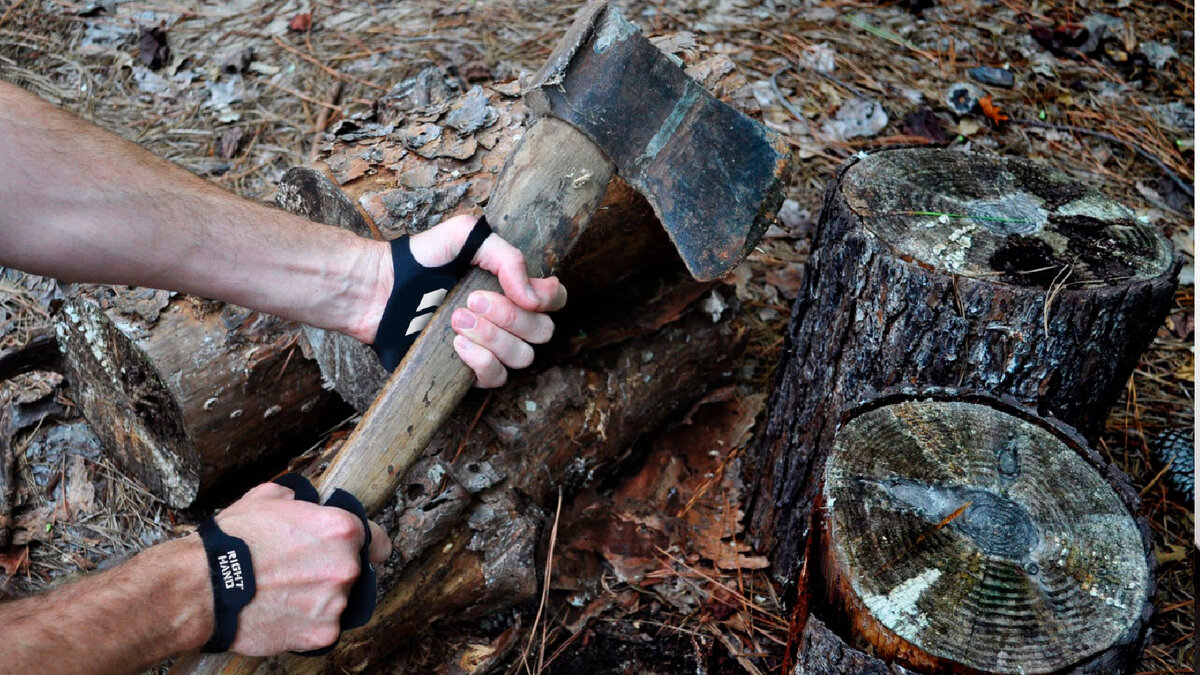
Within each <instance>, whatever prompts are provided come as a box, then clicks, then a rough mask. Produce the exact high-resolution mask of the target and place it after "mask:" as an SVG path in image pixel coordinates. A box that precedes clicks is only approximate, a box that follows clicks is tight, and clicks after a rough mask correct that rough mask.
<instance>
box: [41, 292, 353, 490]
mask: <svg viewBox="0 0 1200 675" xmlns="http://www.w3.org/2000/svg"><path fill="white" fill-rule="evenodd" d="M55 328H56V332H57V335H58V340H59V344H60V345H61V348H62V350H63V362H64V365H65V369H66V374H67V377H68V379H69V382H70V383H71V395H72V398H73V400H74V401H75V402H76V403H77V404H78V405H79V408H80V410H81V412H82V413H83V415H84V417H86V418H87V420H88V422H89V423H91V425H92V428H94V429H95V430H96V433H97V434H98V435H99V436H100V437H101V438H102V439H103V441H104V444H105V446H106V447H107V448H108V450H109V452H111V453H112V454H113V456H114V457H115V458H116V459H117V460H118V461H119V462H120V463H121V464H122V466H123V467H124V468H125V470H126V471H127V472H129V473H130V474H131V475H133V476H135V477H137V478H138V479H139V480H140V481H141V482H142V484H143V485H145V486H146V487H147V488H148V489H150V491H151V492H153V493H154V494H155V495H157V496H159V497H161V498H163V499H164V500H165V501H166V502H167V503H169V504H170V505H171V506H174V507H186V506H188V505H190V504H192V502H193V501H194V500H195V499H196V498H197V497H198V496H200V495H201V494H203V493H204V492H205V491H207V490H209V489H210V488H212V487H213V486H214V485H216V484H217V483H218V482H220V481H221V479H222V478H223V477H229V478H230V479H231V480H230V481H228V482H226V483H224V484H223V485H222V488H225V487H226V486H228V487H229V489H231V490H235V489H238V488H241V487H245V485H246V484H247V481H248V480H253V479H256V478H259V477H260V476H258V475H257V474H252V472H246V471H241V472H238V470H239V469H245V468H247V467H249V466H250V465H253V464H256V463H259V462H267V461H271V460H279V459H281V458H282V457H284V456H288V455H294V454H296V453H298V452H300V451H302V450H304V449H305V448H307V447H308V446H309V445H310V444H311V442H312V441H313V440H315V438H316V437H317V436H318V435H319V434H320V433H321V432H322V431H324V430H326V429H327V428H328V427H329V426H331V425H333V424H334V423H336V422H337V421H338V420H339V419H342V418H344V417H345V415H346V414H347V411H346V409H345V408H344V406H342V405H341V403H340V402H339V401H337V397H336V396H334V395H333V394H332V393H331V392H328V391H326V390H324V389H323V388H322V387H321V381H320V373H319V372H318V369H317V367H316V364H315V363H313V362H312V361H310V360H308V359H306V358H304V356H303V355H302V354H301V353H300V349H299V347H298V344H297V343H298V340H299V332H300V330H299V328H298V327H297V326H296V325H295V324H291V323H288V322H285V321H283V320H282V319H278V318H275V317H271V316H268V315H265V314H259V313H257V312H251V311H249V310H246V309H242V308H239V307H235V306H232V305H222V304H220V303H214V302H209V301H205V300H200V299H198V298H193V297H188V296H183V295H173V294H169V293H167V292H165V291H154V290H148V289H136V290H135V289H113V288H110V287H92V288H89V289H86V290H85V291H84V292H81V293H80V294H78V295H76V296H75V297H73V298H71V299H70V300H68V301H67V302H66V303H65V304H64V305H63V307H62V309H61V311H60V312H59V313H58V315H57V317H56V326H55ZM235 472H236V473H235ZM239 475H244V476H245V478H242V479H238V476H239ZM235 483H237V485H235Z"/></svg>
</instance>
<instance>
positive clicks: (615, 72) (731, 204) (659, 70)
mask: <svg viewBox="0 0 1200 675" xmlns="http://www.w3.org/2000/svg"><path fill="white" fill-rule="evenodd" d="M525 100H526V102H527V103H528V104H529V105H530V107H532V108H533V109H534V110H536V111H538V112H540V113H543V114H548V115H553V116H554V117H557V118H559V119H562V120H564V121H566V122H568V123H569V124H571V125H572V126H574V127H575V128H576V129H578V130H579V131H581V132H582V133H583V134H585V135H586V136H587V137H588V138H590V139H591V140H592V142H593V143H595V144H596V145H597V146H599V147H600V149H601V150H603V151H604V152H605V154H607V155H608V158H609V159H610V160H612V162H613V164H615V165H616V166H617V172H618V174H620V175H621V177H622V178H624V179H625V181H626V182H627V183H629V184H630V185H632V186H633V187H634V188H636V189H637V190H638V191H639V192H641V193H642V194H643V195H645V197H646V199H647V200H649V202H650V204H651V206H653V207H654V212H655V213H656V214H657V215H658V219H659V221H661V222H662V224H663V227H664V228H666V230H667V232H668V234H670V236H671V240H672V241H674V242H675V246H676V247H677V248H678V249H679V254H680V255H681V256H682V257H683V260H684V262H685V263H686V264H687V267H688V270H689V271H691V273H692V275H693V276H695V277H696V278H697V279H700V280H702V281H703V280H709V279H715V278H717V277H720V276H722V275H724V274H725V273H727V272H729V271H730V270H731V269H733V268H734V267H736V266H737V264H738V263H739V262H741V260H742V259H743V258H744V257H745V256H746V255H747V254H748V253H749V252H750V250H751V249H753V248H754V245H755V244H757V243H758V240H759V239H760V238H761V237H762V234H763V232H764V231H765V230H766V229H767V226H768V225H769V224H770V221H771V219H772V218H773V217H774V215H775V212H776V211H777V210H778V208H779V205H780V203H781V202H782V200H783V186H784V182H785V181H786V178H787V173H788V170H789V166H790V163H791V162H790V154H789V150H788V146H787V143H786V142H785V141H784V140H783V139H782V138H781V137H780V136H779V135H778V134H776V133H774V132H772V131H770V130H768V129H767V128H766V127H764V126H763V125H762V124H760V123H759V122H757V121H755V120H752V119H750V118H749V117H747V116H746V115H744V114H742V113H741V112H740V111H738V110H735V109H734V108H733V107H732V106H729V105H727V104H725V103H723V102H721V101H719V100H717V99H716V98H715V97H714V96H713V95H712V94H710V93H708V92H707V91H705V89H704V87H702V86H701V85H700V84H698V83H697V82H696V81H695V80H693V79H692V78H690V77H688V75H687V74H686V73H685V72H683V70H682V69H681V68H680V67H679V66H678V65H676V63H675V62H673V61H672V60H671V58H670V57H668V56H667V55H665V54H663V53H662V52H660V51H659V50H658V48H656V47H655V46H654V45H653V44H652V43H651V42H650V41H649V40H647V39H646V37H645V36H644V35H642V33H641V31H640V30H638V28H637V26H635V25H633V24H632V23H630V22H629V21H626V20H625V19H624V18H623V17H622V16H621V15H620V13H618V12H617V11H616V10H614V9H612V8H611V7H608V6H607V4H606V3H604V2H595V3H592V4H589V5H587V6H585V7H584V8H583V9H582V10H581V11H580V13H579V15H578V17H577V19H576V21H575V24H574V25H573V26H572V28H571V30H570V32H569V33H568V34H567V36H566V37H565V38H564V39H563V40H562V41H561V42H560V43H559V45H558V47H557V48H556V49H555V50H554V52H553V53H552V54H551V55H550V59H549V60H548V61H547V63H546V65H545V66H543V67H542V69H541V70H540V71H539V72H538V74H537V75H536V76H535V77H534V79H533V81H532V83H531V84H530V86H528V87H526V93H525Z"/></svg>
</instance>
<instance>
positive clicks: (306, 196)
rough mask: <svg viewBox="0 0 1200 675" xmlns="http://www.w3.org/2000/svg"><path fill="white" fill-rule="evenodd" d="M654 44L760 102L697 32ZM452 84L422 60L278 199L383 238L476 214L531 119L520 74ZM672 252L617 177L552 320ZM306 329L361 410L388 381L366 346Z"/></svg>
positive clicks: (600, 297)
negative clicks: (701, 45) (421, 66)
mask: <svg viewBox="0 0 1200 675" xmlns="http://www.w3.org/2000/svg"><path fill="white" fill-rule="evenodd" d="M672 40H673V41H672ZM659 46H660V47H661V48H664V49H666V50H667V51H669V52H672V53H676V54H678V55H680V57H681V58H683V59H684V60H685V62H686V63H687V64H688V66H689V67H688V72H689V74H690V75H692V76H693V77H694V78H696V79H698V80H699V81H701V82H702V83H703V84H704V85H705V86H706V87H707V88H708V89H709V90H710V91H713V92H714V93H716V94H717V95H718V96H721V97H723V98H724V99H725V100H727V101H729V102H731V103H733V104H734V105H736V106H738V107H739V108H741V109H742V110H745V111H747V112H754V111H757V109H758V108H757V103H756V102H755V99H754V97H753V95H752V94H751V92H750V89H749V87H748V86H747V84H746V82H745V80H744V78H742V77H741V76H740V75H738V74H737V72H736V71H735V69H734V67H733V63H732V62H731V61H730V60H729V59H728V57H725V56H711V57H708V58H701V55H700V54H699V53H698V52H697V51H696V50H695V49H696V45H695V43H694V40H688V39H683V40H682V41H681V40H680V39H679V38H677V37H675V36H668V37H666V38H660V39H659ZM457 87H458V85H457V80H454V79H451V78H447V77H445V76H443V75H442V73H441V72H440V71H439V70H437V69H436V68H427V69H426V70H423V71H421V73H420V74H418V75H417V76H416V77H414V78H412V79H411V80H408V81H406V82H404V83H402V84H401V85H400V86H398V87H396V88H395V89H394V90H393V92H392V93H389V94H388V95H386V96H384V97H383V98H381V99H380V100H379V101H378V103H377V105H376V106H375V109H374V111H373V113H372V115H371V116H370V117H368V118H366V119H354V120H345V121H343V122H341V123H339V124H338V125H337V126H336V127H335V128H334V130H333V132H332V134H331V135H330V139H329V141H328V142H326V143H324V144H323V145H322V146H320V150H319V152H318V155H317V159H316V160H315V161H314V162H313V166H312V167H311V168H299V169H293V170H292V171H290V172H288V174H287V175H285V176H284V179H283V181H282V182H281V184H280V187H279V191H278V193H277V196H276V202H277V203H278V204H279V206H280V207H282V208H284V209H286V210H288V211H291V212H293V213H297V214H300V215H303V216H305V217H307V218H310V219H312V220H316V221H318V222H323V223H326V224H328V225H335V226H338V227H344V228H346V229H350V230H352V231H354V232H356V233H358V234H362V235H364V236H377V237H379V238H382V239H385V240H389V241H390V240H392V239H395V238H396V237H399V236H401V235H404V234H412V233H414V232H419V231H422V230H425V229H427V228H429V227H431V226H433V225H435V224H437V223H438V222H440V221H441V220H443V219H444V218H446V217H448V216H452V215H457V214H459V213H474V214H478V213H480V212H481V210H482V207H483V206H484V204H486V203H487V199H488V196H489V195H490V193H491V191H492V187H493V185H494V183H495V179H496V176H497V175H498V174H499V171H500V169H501V167H502V166H503V165H504V161H505V159H506V158H507V157H508V155H509V154H510V153H511V151H512V149H513V146H514V144H515V142H516V141H517V140H518V139H520V137H521V135H522V134H523V133H524V132H525V130H526V129H527V128H528V127H529V125H531V124H532V122H533V117H532V116H531V113H530V111H529V110H528V109H527V108H526V106H525V104H524V102H523V100H522V99H520V98H519V97H518V92H519V86H517V83H516V82H510V83H507V84H495V85H491V86H487V87H483V86H475V87H473V88H471V89H470V90H469V91H467V92H465V93H462V92H460V91H459V90H458V88H457ZM577 179H580V180H585V179H586V177H583V176H580V177H577ZM335 183H336V185H335ZM339 187H340V190H339ZM368 232H371V233H373V234H372V235H368V234H367V233H368ZM677 259H678V255H677V254H676V253H675V252H674V248H673V246H672V244H671V243H670V240H669V239H668V237H667V235H666V233H665V232H664V231H663V230H662V228H661V226H659V225H658V223H657V219H656V218H655V216H654V213H653V210H652V209H651V208H650V205H649V204H648V203H647V202H646V200H645V199H644V198H643V197H642V196H641V195H639V194H637V193H636V192H635V191H634V190H633V189H631V188H630V187H629V186H627V185H626V184H625V183H624V182H623V181H620V180H614V181H613V182H612V183H611V184H610V187H609V190H608V192H607V193H606V195H605V198H604V201H603V203H602V204H601V206H600V209H599V211H598V212H597V213H596V216H595V217H594V218H593V219H592V222H591V224H590V226H589V227H588V229H587V230H586V231H585V232H584V234H583V236H582V237H581V239H580V241H579V242H578V243H577V244H576V246H575V249H574V250H573V251H572V254H571V256H570V258H568V259H567V260H566V261H564V263H563V265H562V266H561V272H560V273H559V276H560V278H561V279H562V281H563V283H564V284H565V285H566V286H567V288H568V289H570V293H571V303H570V305H569V306H568V309H567V311H566V312H564V313H562V314H560V315H559V316H558V317H556V319H557V320H558V323H559V325H560V329H571V328H573V327H574V324H575V323H578V322H577V321H575V318H574V315H575V314H578V313H579V312H581V311H583V309H584V308H591V309H592V310H594V309H595V308H596V307H597V306H603V307H619V303H618V301H617V299H614V298H612V297H611V289H612V288H613V286H614V285H617V284H618V283H619V282H622V281H624V280H626V279H628V278H630V277H632V276H635V275H638V274H642V273H644V272H646V271H647V270H655V269H656V268H657V267H659V266H661V265H663V264H664V261H666V264H668V265H672V266H674V263H675V261H676V260H677ZM628 288H636V286H633V285H630V286H628ZM625 301H627V302H632V301H633V300H632V299H625ZM616 318H617V317H616V315H614V319H616ZM618 326H619V324H618V325H613V326H610V331H609V333H611V334H615V333H616V332H619V331H620V328H619V327H618ZM636 330H637V329H636V327H633V328H632V331H631V332H636ZM305 335H306V337H307V338H308V344H309V345H310V347H311V350H312V354H313V358H315V359H316V360H317V362H318V363H319V364H320V366H321V372H322V373H323V375H324V376H325V378H326V380H327V381H328V382H329V383H330V384H331V386H332V387H333V388H334V390H335V391H337V392H338V393H339V394H341V396H342V398H343V399H345V400H346V401H347V402H348V403H350V404H351V405H352V406H354V407H355V408H356V409H357V410H359V411H365V410H366V409H367V408H368V407H370V404H371V402H372V401H374V399H375V394H376V393H377V392H378V391H379V390H380V388H382V386H383V383H384V382H385V381H386V379H387V373H386V372H385V371H384V370H383V368H382V367H380V366H379V363H378V359H377V357H376V356H375V354H374V352H372V351H371V350H370V348H369V347H366V346H364V345H362V344H361V343H359V342H357V341H355V340H353V339H352V338H349V337H346V336H343V335H341V334H338V333H331V332H328V331H322V330H319V329H314V328H308V327H306V328H305Z"/></svg>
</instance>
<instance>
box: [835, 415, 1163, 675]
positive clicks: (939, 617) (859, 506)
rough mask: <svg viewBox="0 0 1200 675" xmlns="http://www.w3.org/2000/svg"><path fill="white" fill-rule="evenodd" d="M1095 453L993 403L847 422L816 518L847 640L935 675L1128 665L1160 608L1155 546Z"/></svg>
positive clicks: (837, 612) (1056, 428) (1103, 669)
mask: <svg viewBox="0 0 1200 675" xmlns="http://www.w3.org/2000/svg"><path fill="white" fill-rule="evenodd" d="M1089 452H1090V451H1088V450H1087V449H1086V448H1083V447H1081V446H1080V444H1079V441H1078V439H1077V438H1076V437H1074V435H1073V434H1070V433H1068V432H1066V431H1064V430H1063V429H1062V428H1061V427H1060V426H1057V425H1052V424H1048V423H1045V422H1044V421H1043V420H1039V419H1038V418H1036V417H1032V416H1031V415H1030V414H1028V413H1027V412H1022V411H1020V410H1019V409H1007V410H1005V409H1001V407H997V406H995V405H991V404H989V403H987V402H980V401H973V400H953V399H951V400H906V401H900V402H894V403H889V404H885V405H880V406H879V407H874V408H869V409H866V410H865V411H864V412H860V413H859V414H857V415H855V416H854V417H852V418H851V419H850V421H849V422H847V423H846V424H845V425H844V426H843V427H842V428H841V429H840V430H839V432H838V434H837V436H836V439H835V441H834V446H833V449H832V452H831V454H830V456H829V458H828V461H827V463H826V464H825V470H824V473H823V479H824V482H823V487H822V489H821V494H820V497H819V503H820V504H822V505H823V508H820V509H819V510H818V513H819V514H821V517H822V518H823V522H822V526H821V530H820V536H821V539H820V543H819V546H820V548H821V553H822V556H821V558H822V572H823V573H822V576H823V579H824V586H825V592H826V594H827V597H826V600H828V603H829V605H828V606H829V608H830V610H831V612H832V613H833V615H834V616H835V617H837V620H838V621H840V623H841V625H842V626H843V627H845V628H846V629H848V630H849V632H850V633H851V634H852V639H851V642H852V643H853V644H855V645H856V646H860V647H862V648H865V649H868V650H869V651H871V652H873V653H874V654H875V655H876V656H878V657H880V658H882V659H885V660H888V661H895V662H898V663H900V664H902V665H904V666H906V667H909V668H913V669H915V670H918V671H919V672H927V673H964V672H965V673H1052V672H1053V673H1057V672H1065V671H1067V670H1068V669H1070V671H1071V672H1117V671H1119V670H1121V668H1120V667H1117V666H1116V665H1114V664H1118V663H1124V659H1125V658H1127V657H1128V656H1129V655H1130V654H1133V653H1136V651H1137V647H1139V646H1140V644H1141V638H1142V636H1144V631H1145V622H1146V620H1147V618H1148V616H1149V613H1150V605H1149V602H1150V598H1151V596H1152V594H1153V589H1154V577H1153V569H1152V562H1151V559H1150V547H1149V541H1148V539H1147V538H1146V536H1145V532H1146V530H1145V529H1144V527H1143V526H1142V525H1141V524H1139V522H1138V521H1137V520H1135V518H1134V517H1133V515H1132V513H1131V510H1130V507H1131V505H1130V504H1129V503H1128V502H1129V500H1130V499H1131V497H1130V493H1129V492H1128V491H1127V489H1126V488H1125V487H1124V486H1123V485H1118V486H1117V487H1116V488H1114V484H1113V483H1110V482H1109V481H1108V480H1107V479H1106V478H1105V477H1104V476H1103V475H1102V474H1101V473H1100V472H1099V471H1098V470H1097V469H1096V468H1095V467H1094V466H1093V464H1092V463H1090V462H1089V461H1088V459H1086V458H1087V457H1089ZM1121 491H1124V494H1122V492H1121ZM1080 667H1084V670H1082V671H1076V670H1075V669H1076V668H1080ZM1096 668H1099V669H1096ZM1110 668H1111V670H1110Z"/></svg>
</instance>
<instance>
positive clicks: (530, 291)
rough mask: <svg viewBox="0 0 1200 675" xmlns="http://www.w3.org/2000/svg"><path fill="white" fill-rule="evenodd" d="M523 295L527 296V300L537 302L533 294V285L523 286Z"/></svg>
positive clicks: (535, 295)
mask: <svg viewBox="0 0 1200 675" xmlns="http://www.w3.org/2000/svg"><path fill="white" fill-rule="evenodd" d="M525 295H528V296H529V299H530V300H533V301H534V302H537V301H538V296H537V293H534V292H533V284H525Z"/></svg>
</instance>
